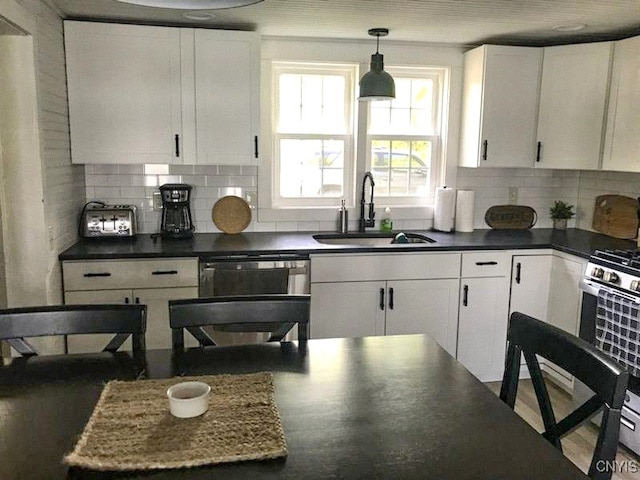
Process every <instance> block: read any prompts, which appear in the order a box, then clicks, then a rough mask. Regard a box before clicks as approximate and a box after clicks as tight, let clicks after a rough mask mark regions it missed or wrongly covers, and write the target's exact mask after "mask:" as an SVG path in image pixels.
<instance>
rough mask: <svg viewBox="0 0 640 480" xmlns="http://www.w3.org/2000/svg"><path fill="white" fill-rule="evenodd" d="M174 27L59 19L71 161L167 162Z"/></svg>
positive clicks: (171, 155)
mask: <svg viewBox="0 0 640 480" xmlns="http://www.w3.org/2000/svg"><path fill="white" fill-rule="evenodd" d="M179 35H180V33H179V29H177V28H167V27H150V26H140V25H115V24H106V23H92V22H75V21H66V22H65V48H66V58H67V84H68V90H69V121H70V129H71V153H72V155H71V157H72V161H73V162H74V163H171V162H173V161H174V160H175V159H176V153H177V152H176V145H175V143H176V140H175V136H176V135H181V134H182V120H181V108H182V107H181V88H180V82H181V80H180V36H179Z"/></svg>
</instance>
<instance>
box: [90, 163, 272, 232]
mask: <svg viewBox="0 0 640 480" xmlns="http://www.w3.org/2000/svg"><path fill="white" fill-rule="evenodd" d="M257 174H258V169H257V167H253V166H251V167H240V166H217V165H195V166H194V165H99V164H94V165H86V166H85V183H86V196H87V201H89V200H100V201H102V202H105V203H108V204H127V205H135V206H136V207H137V209H138V228H139V231H140V232H141V233H156V232H158V231H159V229H160V218H161V212H158V211H154V210H153V193H154V192H157V191H158V187H159V186H160V185H163V184H165V183H187V184H189V185H191V186H192V187H193V190H192V199H191V213H192V215H193V221H194V224H195V227H196V232H217V231H218V229H217V228H216V227H215V225H214V224H213V221H212V219H211V209H212V208H213V205H214V204H215V203H216V201H218V199H220V198H222V197H224V196H226V195H236V196H239V197H243V198H247V195H249V196H251V197H252V198H254V199H255V198H257V195H256V191H257ZM247 230H249V231H251V230H256V231H257V230H260V231H269V230H275V224H269V225H261V226H259V227H258V224H257V223H256V222H255V221H252V222H251V225H250V226H249V227H248V229H247Z"/></svg>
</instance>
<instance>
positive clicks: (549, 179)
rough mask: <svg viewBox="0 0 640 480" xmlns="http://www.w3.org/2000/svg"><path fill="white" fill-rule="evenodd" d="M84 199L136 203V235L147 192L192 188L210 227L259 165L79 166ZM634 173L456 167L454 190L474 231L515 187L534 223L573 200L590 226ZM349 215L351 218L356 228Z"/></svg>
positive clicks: (325, 226) (201, 226) (147, 229)
mask: <svg viewBox="0 0 640 480" xmlns="http://www.w3.org/2000/svg"><path fill="white" fill-rule="evenodd" d="M85 182H86V196H87V200H101V201H103V202H106V203H109V204H132V205H136V207H137V208H138V219H139V220H138V223H139V229H140V231H141V232H142V233H155V232H157V231H158V230H159V226H160V212H156V211H153V193H154V192H157V191H158V187H159V186H160V185H162V184H164V183H187V184H189V185H191V186H193V191H192V194H193V195H192V202H191V208H192V214H193V217H194V223H195V226H196V231H197V232H217V231H218V229H217V228H216V227H215V225H214V224H213V221H212V219H211V209H212V208H213V205H214V204H215V202H216V201H217V200H218V199H220V198H222V197H224V196H226V195H236V196H239V197H243V198H248V197H251V198H252V202H253V203H255V202H256V201H257V200H256V199H257V195H256V192H257V189H258V187H257V185H258V168H257V167H255V166H227V165H224V166H222V165H220V166H217V165H86V166H85ZM638 185H640V174H633V173H632V174H629V173H620V172H601V171H597V172H595V171H574V170H544V169H527V168H521V169H517V168H491V169H481V168H477V169H474V168H458V171H457V187H456V188H458V189H469V190H474V191H475V198H476V200H475V216H474V227H475V228H478V229H479V228H487V225H486V224H485V222H484V214H485V212H486V211H487V209H488V208H489V207H491V206H493V205H505V204H509V203H511V200H512V199H513V197H512V196H511V195H512V194H513V193H514V192H515V193H516V196H517V200H516V202H515V203H516V204H518V205H528V206H530V207H532V208H534V209H535V210H536V212H537V213H538V222H537V224H536V227H542V228H548V227H551V225H552V222H551V219H550V218H549V207H551V205H552V204H553V202H554V201H555V200H563V201H565V202H568V203H570V204H572V205H576V211H577V215H576V217H575V218H574V219H573V220H571V221H570V222H569V226H570V227H573V226H577V227H579V228H583V229H585V230H589V229H591V222H592V217H593V205H594V200H595V197H596V196H598V195H602V194H607V193H618V194H621V195H628V196H631V197H635V196H637V195H638V193H639V192H640V188H639V187H638ZM356 223H357V222H356V219H354V218H352V219H351V222H350V227H351V229H354V228H356ZM431 226H432V218H416V219H394V227H395V228H396V229H406V230H410V229H429V228H431ZM335 228H336V225H335V222H322V221H321V222H319V221H316V220H314V219H313V218H309V219H308V220H305V221H298V222H293V221H283V222H257V221H256V219H255V215H254V219H253V220H252V222H251V224H250V225H249V227H248V228H247V231H255V232H267V231H296V230H297V231H329V230H334V229H335Z"/></svg>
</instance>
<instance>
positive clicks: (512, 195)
mask: <svg viewBox="0 0 640 480" xmlns="http://www.w3.org/2000/svg"><path fill="white" fill-rule="evenodd" d="M517 203H518V188H517V187H511V188H509V204H510V205H516V204H517Z"/></svg>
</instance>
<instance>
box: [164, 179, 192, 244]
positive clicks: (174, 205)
mask: <svg viewBox="0 0 640 480" xmlns="http://www.w3.org/2000/svg"><path fill="white" fill-rule="evenodd" d="M160 196H161V197H162V224H161V225H160V231H161V233H162V236H163V237H168V238H191V237H192V236H193V230H194V226H193V221H192V220H191V209H190V207H189V199H190V197H191V185H186V184H184V183H165V184H164V185H162V186H161V187H160Z"/></svg>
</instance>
